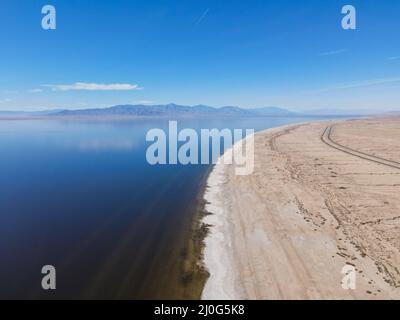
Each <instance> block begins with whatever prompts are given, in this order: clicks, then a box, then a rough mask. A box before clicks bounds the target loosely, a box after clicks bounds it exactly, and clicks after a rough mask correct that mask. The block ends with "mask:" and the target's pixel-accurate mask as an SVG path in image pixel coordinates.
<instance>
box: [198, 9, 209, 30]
mask: <svg viewBox="0 0 400 320" xmlns="http://www.w3.org/2000/svg"><path fill="white" fill-rule="evenodd" d="M209 12H210V8H207V9H206V10H205V11H204V12H203V14H202V15H201V16H200V18H199V19H198V20H197V21H196V27H197V26H198V25H199V24H200V23H202V21H203V20H204V19H205V17H207V15H208V13H209Z"/></svg>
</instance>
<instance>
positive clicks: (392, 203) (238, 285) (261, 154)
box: [203, 118, 400, 299]
mask: <svg viewBox="0 0 400 320" xmlns="http://www.w3.org/2000/svg"><path fill="white" fill-rule="evenodd" d="M328 128H329V135H328V133H327V129H328ZM328 139H329V140H328ZM342 147H343V149H341V148H342ZM352 150H354V152H353V151H352ZM363 154H365V156H364V157H363V156H362V155H363ZM379 159H382V160H379ZM385 161H387V162H385ZM396 161H397V162H396ZM381 162H383V163H381ZM396 163H398V166H400V119H398V118H397V119H396V118H393V119H365V120H352V121H339V122H329V121H327V122H320V123H311V124H303V125H293V126H286V127H283V128H277V129H270V130H267V131H264V132H261V133H258V134H256V135H255V169H254V172H253V174H251V175H248V176H236V175H235V172H234V166H232V165H223V164H220V165H216V166H215V167H214V170H213V171H212V173H211V175H210V177H209V180H208V189H207V191H206V194H205V198H206V200H207V201H208V205H207V210H208V211H210V212H211V213H212V214H211V215H209V216H207V217H206V218H205V222H206V223H207V224H210V225H211V227H210V234H209V235H208V237H207V238H206V239H205V252H204V261H205V265H206V267H207V268H208V269H209V272H210V278H209V280H208V282H207V283H206V286H205V288H204V291H203V298H204V299H399V298H400V168H399V167H396ZM390 164H392V166H391V165H390ZM346 265H348V266H349V265H350V266H354V268H355V270H356V288H355V289H354V290H351V289H349V290H345V289H343V287H342V279H343V277H344V274H343V273H342V271H343V267H344V266H346Z"/></svg>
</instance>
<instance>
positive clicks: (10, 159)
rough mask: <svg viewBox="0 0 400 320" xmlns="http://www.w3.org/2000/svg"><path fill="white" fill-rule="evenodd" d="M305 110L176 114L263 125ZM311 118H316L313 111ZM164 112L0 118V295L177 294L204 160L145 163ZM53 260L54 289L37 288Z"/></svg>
mask: <svg viewBox="0 0 400 320" xmlns="http://www.w3.org/2000/svg"><path fill="white" fill-rule="evenodd" d="M308 120H311V119H306V118H257V119H232V118H230V119H227V118H225V119H216V120H212V119H203V120H196V121H195V120H187V119H186V120H179V121H178V128H179V129H183V128H196V129H199V128H219V129H222V128H243V129H246V128H252V129H255V130H262V129H266V128H270V127H276V126H280V125H284V124H288V123H296V122H304V121H308ZM312 120H315V118H313V119H312ZM167 126H168V123H167V120H157V121H156V120H135V121H110V122H107V121H83V120H82V121H58V120H51V121H46V120H23V121H22V120H18V121H4V120H3V121H0V150H1V151H0V155H1V156H0V259H1V263H0V298H18V299H25V298H46V299H48V298H57V299H59V298H67V299H69V298H77V299H81V298H97V299H105V298H122V299H135V298H176V297H179V296H178V295H176V294H174V287H175V286H176V282H177V281H179V277H178V276H177V270H179V267H178V265H177V264H178V262H177V261H178V258H179V250H180V249H181V247H182V242H183V238H184V234H185V230H186V231H187V229H188V226H190V222H191V218H192V215H193V211H194V208H195V206H196V205H197V195H198V193H199V192H200V188H201V187H202V185H201V181H202V179H203V178H204V176H205V174H206V172H207V170H208V169H209V167H208V166H207V165H189V166H182V165H164V166H151V165H149V164H148V163H147V161H146V149H147V147H148V146H149V145H150V143H147V142H146V141H145V136H146V133H147V131H148V130H149V129H151V128H166V127H167ZM44 265H54V266H55V267H56V270H57V289H56V290H55V291H44V290H42V289H41V279H42V276H43V275H42V274H41V269H42V266H44Z"/></svg>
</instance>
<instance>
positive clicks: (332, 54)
mask: <svg viewBox="0 0 400 320" xmlns="http://www.w3.org/2000/svg"><path fill="white" fill-rule="evenodd" d="M349 51H350V50H349V49H339V50H334V51H327V52H321V53H319V54H318V55H319V56H320V57H326V56H334V55H337V54H342V53H346V52H349Z"/></svg>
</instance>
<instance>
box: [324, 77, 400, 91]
mask: <svg viewBox="0 0 400 320" xmlns="http://www.w3.org/2000/svg"><path fill="white" fill-rule="evenodd" d="M397 82H400V77H396V78H380V79H369V80H363V81H354V82H349V83H344V84H340V85H337V86H332V87H328V88H323V89H321V90H318V92H328V91H336V90H346V89H355V88H364V87H372V86H378V85H383V84H391V83H397Z"/></svg>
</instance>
